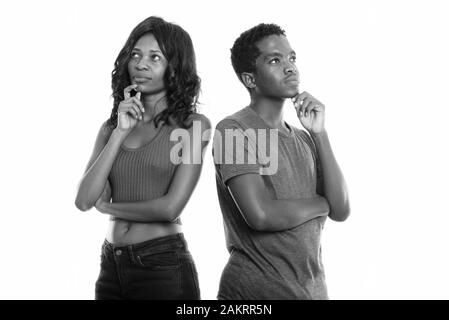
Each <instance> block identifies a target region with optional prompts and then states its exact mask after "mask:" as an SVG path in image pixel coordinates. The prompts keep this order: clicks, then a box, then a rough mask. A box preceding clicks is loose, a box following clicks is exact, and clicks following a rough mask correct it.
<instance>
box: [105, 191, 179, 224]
mask: <svg viewBox="0 0 449 320" xmlns="http://www.w3.org/2000/svg"><path fill="white" fill-rule="evenodd" d="M98 209H99V210H100V211H101V212H102V213H106V214H109V215H112V216H114V217H116V218H120V219H124V220H129V221H136V222H172V221H173V220H175V219H176V218H177V217H178V215H179V214H176V213H175V212H174V211H173V210H171V207H170V205H169V203H168V199H166V197H165V196H163V197H161V198H157V199H152V200H144V201H134V202H113V203H108V202H102V203H101V204H100V207H99V208H98Z"/></svg>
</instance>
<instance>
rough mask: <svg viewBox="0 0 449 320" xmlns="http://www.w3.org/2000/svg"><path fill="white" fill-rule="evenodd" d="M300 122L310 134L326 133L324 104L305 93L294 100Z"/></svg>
mask: <svg viewBox="0 0 449 320" xmlns="http://www.w3.org/2000/svg"><path fill="white" fill-rule="evenodd" d="M292 101H293V104H294V106H295V109H296V114H297V115H298V118H299V121H300V122H301V124H302V125H303V127H304V128H305V129H306V130H307V131H309V132H310V133H321V132H323V131H324V109H325V108H324V104H322V103H321V102H320V101H318V100H317V99H315V98H314V97H313V96H312V95H311V94H310V93H308V92H306V91H304V92H302V93H301V94H298V95H296V96H294V97H293V98H292Z"/></svg>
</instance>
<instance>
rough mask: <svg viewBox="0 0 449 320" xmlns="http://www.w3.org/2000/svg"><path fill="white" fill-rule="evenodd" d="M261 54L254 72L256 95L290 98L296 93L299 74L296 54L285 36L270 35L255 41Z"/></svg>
mask: <svg viewBox="0 0 449 320" xmlns="http://www.w3.org/2000/svg"><path fill="white" fill-rule="evenodd" d="M257 47H258V48H259V50H260V52H261V54H260V56H259V57H258V58H257V60H256V72H255V73H254V80H255V85H256V86H255V92H256V94H257V95H260V96H266V97H271V98H284V99H287V98H292V97H293V96H295V95H296V94H297V93H298V86H299V76H298V72H297V70H296V65H295V62H296V54H295V52H294V51H293V49H292V48H291V47H290V44H289V43H288V40H287V38H286V37H284V36H282V35H279V36H278V35H271V36H269V37H266V38H264V39H262V40H261V41H260V42H259V43H257Z"/></svg>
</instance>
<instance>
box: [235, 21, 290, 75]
mask: <svg viewBox="0 0 449 320" xmlns="http://www.w3.org/2000/svg"><path fill="white" fill-rule="evenodd" d="M271 35H278V36H279V35H283V36H285V31H284V30H283V29H282V28H281V27H279V26H278V25H276V24H273V23H261V24H259V25H257V26H255V27H252V28H251V29H249V30H246V31H245V32H243V33H242V34H241V35H240V36H239V37H238V38H237V40H235V42H234V45H233V46H232V48H231V61H232V66H233V67H234V71H235V73H236V74H237V77H238V78H239V80H240V81H242V79H241V77H240V75H241V74H242V73H243V72H254V71H256V59H257V57H259V55H260V54H261V52H260V50H259V48H257V46H256V44H257V43H258V42H259V41H260V40H262V39H264V38H266V37H268V36H271Z"/></svg>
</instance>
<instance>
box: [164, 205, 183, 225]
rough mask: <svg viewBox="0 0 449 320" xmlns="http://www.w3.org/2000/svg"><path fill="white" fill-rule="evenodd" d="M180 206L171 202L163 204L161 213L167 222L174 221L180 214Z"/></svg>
mask: <svg viewBox="0 0 449 320" xmlns="http://www.w3.org/2000/svg"><path fill="white" fill-rule="evenodd" d="M181 211H182V208H180V207H179V206H177V205H175V204H173V203H171V204H168V205H166V206H165V208H164V210H163V215H164V217H165V218H166V220H167V221H168V222H174V221H176V220H177V219H178V218H179V216H180V215H181Z"/></svg>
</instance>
